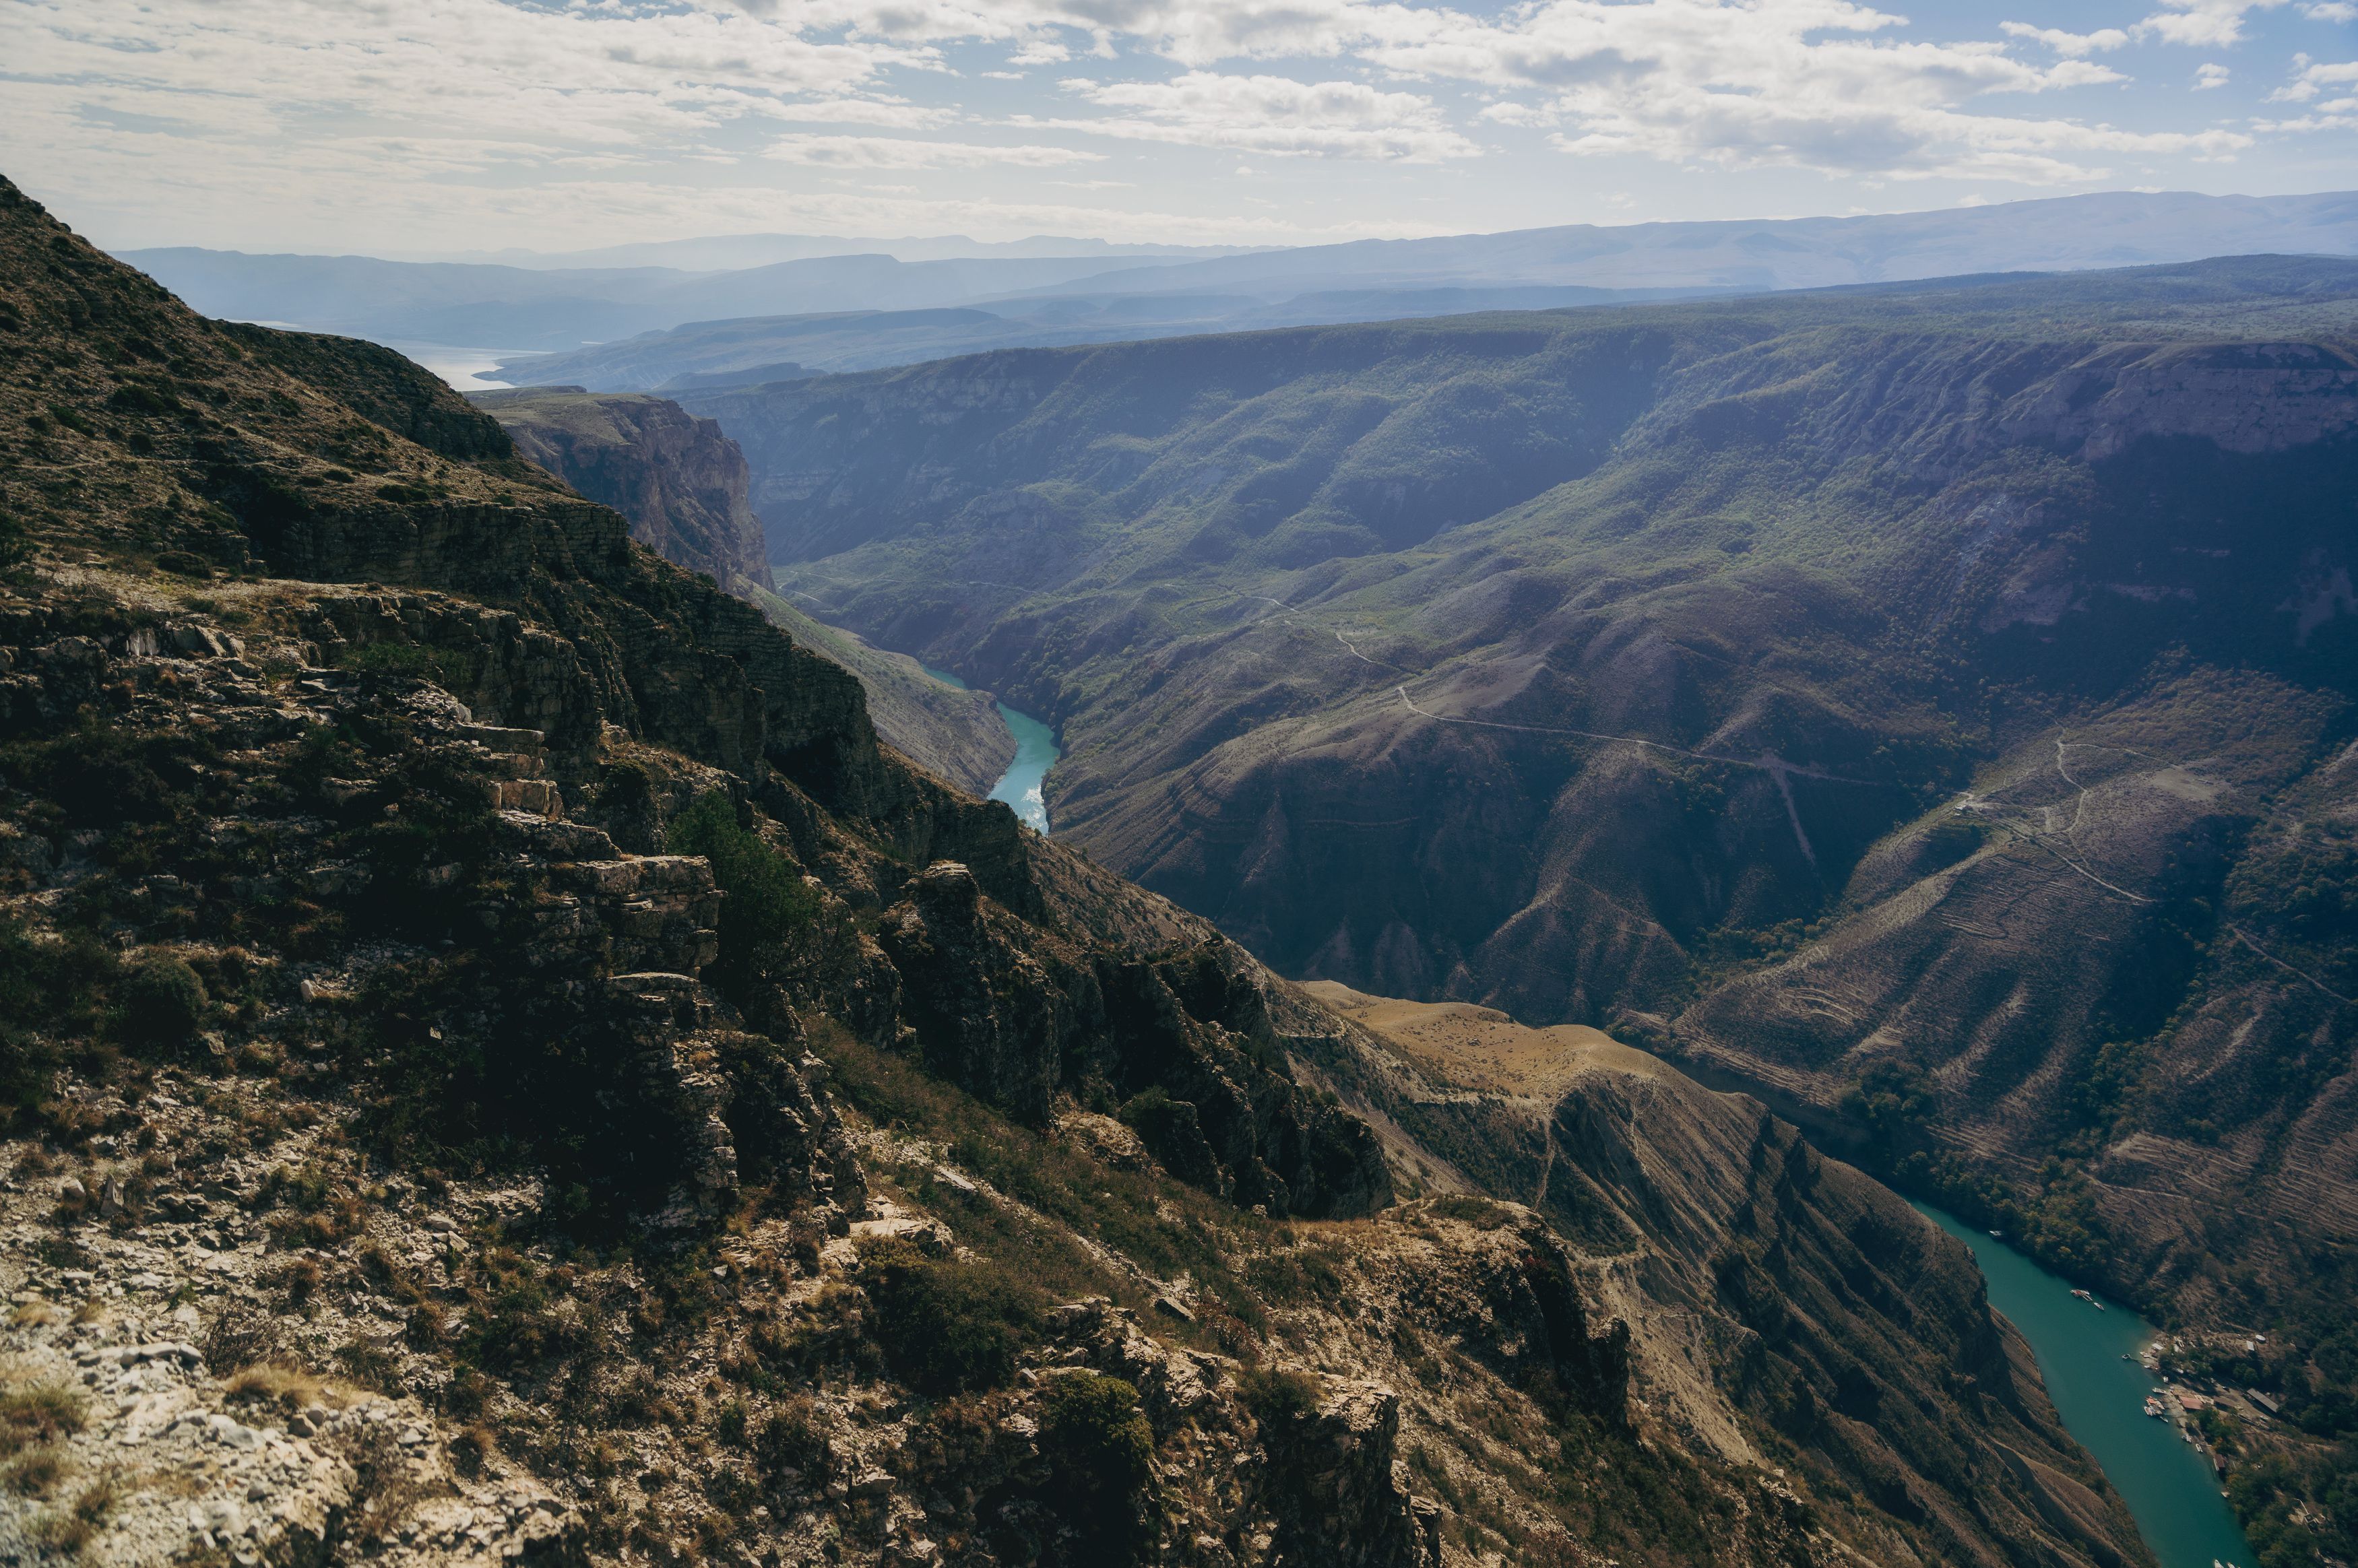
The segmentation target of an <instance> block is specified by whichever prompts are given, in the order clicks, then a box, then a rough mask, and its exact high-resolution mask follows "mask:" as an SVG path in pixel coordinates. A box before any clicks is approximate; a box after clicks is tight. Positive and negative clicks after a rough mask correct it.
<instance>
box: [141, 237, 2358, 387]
mask: <svg viewBox="0 0 2358 1568" xmlns="http://www.w3.org/2000/svg"><path fill="white" fill-rule="evenodd" d="M739 238H740V239H741V240H742V241H743V242H745V243H741V244H739V243H735V242H730V243H726V244H724V243H723V242H722V241H719V240H713V241H702V240H698V241H683V242H665V243H655V244H648V245H624V246H616V247H611V248H610V249H608V250H606V251H602V252H584V253H580V254H578V255H575V256H569V257H557V258H535V260H534V262H533V263H532V265H486V264H476V263H463V264H462V263H448V262H443V263H425V262H395V261H383V260H378V259H375V258H371V257H360V256H296V255H268V256H254V255H245V254H239V253H234V252H222V251H201V250H193V249H187V248H177V249H160V250H140V251H130V252H126V253H124V260H126V261H128V262H130V263H131V264H132V265H135V266H138V267H141V268H143V269H144V270H146V271H147V272H148V273H150V274H151V275H152V276H155V277H156V278H157V280H158V281H160V282H162V283H163V284H164V285H165V286H166V287H169V288H171V289H173V290H174V291H175V292H177V293H178V294H179V295H180V296H181V297H183V298H185V299H187V300H188V301H189V304H191V305H192V306H194V307H196V308H199V309H200V310H204V311H207V312H209V313H211V314H215V315H220V316H226V317H230V318H233V319H243V320H264V321H276V322H281V323H284V324H287V325H292V326H297V327H302V328H306V329H308V330H319V331H332V332H338V333H343V334H348V335H352V336H357V337H364V338H369V339H372V340H373V341H379V342H385V343H390V344H393V345H395V346H399V345H402V344H405V343H407V344H440V345H451V346H473V347H482V348H490V349H505V350H514V351H542V352H565V353H568V354H570V353H574V352H575V351H579V350H582V349H583V348H584V347H585V346H586V345H590V344H599V345H610V344H612V343H614V342H615V341H617V340H621V339H627V338H633V337H635V336H638V335H642V334H646V333H663V332H668V331H671V330H677V329H681V328H683V326H684V325H685V324H687V323H699V324H704V325H705V326H711V325H713V324H719V323H729V324H730V326H731V328H732V330H734V331H735V333H736V334H737V335H738V336H740V337H742V338H745V339H747V340H748V341H751V340H752V339H755V338H762V337H764V336H768V337H780V336H783V337H793V336H795V335H798V334H800V333H802V332H803V331H804V330H805V328H806V327H807V326H808V325H809V323H808V322H807V319H808V318H811V317H814V316H821V315H829V314H842V313H847V312H862V311H878V312H887V313H892V312H903V311H910V310H933V309H943V308H957V309H979V310H981V311H983V312H985V313H987V314H988V315H989V316H990V317H991V318H993V320H991V321H988V322H982V323H979V324H977V325H976V327H975V329H974V330H970V331H966V332H964V333H962V334H961V333H956V332H953V333H941V332H936V331H933V330H911V329H910V324H909V323H905V322H899V321H892V320H878V321H872V322H868V323H864V324H845V323H835V324H832V325H830V326H829V327H827V329H826V335H827V337H828V338H829V340H830V341H829V343H828V344H827V347H826V348H825V350H824V351H815V352H797V351H773V349H774V346H773V349H762V350H757V351H748V352H747V353H744V354H738V353H735V352H734V351H731V352H730V353H725V354H723V355H722V356H720V357H721V359H722V360H724V361H725V363H717V362H713V360H712V358H711V356H710V355H709V354H708V352H707V351H708V349H709V348H710V347H711V341H710V340H711V338H712V334H711V333H709V332H704V333H702V334H701V336H700V338H699V339H698V341H697V342H695V343H687V342H683V343H680V344H676V345H666V344H663V343H654V344H648V343H641V344H636V345H634V346H633V350H632V353H633V359H634V362H636V363H637V364H638V365H639V367H640V368H639V369H637V370H634V371H633V373H632V374H633V375H635V376H636V377H637V379H623V378H617V377H613V376H609V375H607V374H605V373H603V371H602V370H601V369H600V365H599V364H598V363H593V362H581V361H579V360H578V359H577V360H576V361H572V362H565V363H562V364H552V365H547V366H542V367H539V368H535V369H531V370H519V371H517V372H515V373H514V374H511V375H510V376H509V377H507V378H506V379H509V380H517V381H528V382H535V383H546V382H552V381H556V382H579V383H580V384H583V385H587V386H590V387H591V388H592V389H594V390H599V391H650V390H654V389H655V388H657V387H660V386H664V385H665V384H670V383H671V382H673V381H674V380H675V379H676V378H678V377H681V376H686V375H693V374H702V373H709V372H712V371H715V370H726V369H732V368H742V367H744V366H750V365H756V364H760V363H763V362H765V361H796V362H803V363H806V364H812V365H816V366H817V367H818V368H822V369H836V370H841V369H864V368H871V367H876V366H881V365H887V364H906V363H914V362H919V361H922V360H925V359H930V358H940V357H944V356H946V355H951V354H957V353H968V352H976V351H981V350H985V349H990V348H1011V347H1028V346H1043V345H1054V344H1059V343H1074V342H1104V341H1123V340H1126V339H1130V338H1134V337H1139V336H1148V335H1157V334H1164V333H1173V332H1179V331H1196V332H1203V331H1218V330H1242V329H1246V328H1253V327H1263V326H1272V327H1273V326H1295V325H1309V324H1316V323H1321V322H1330V321H1347V320H1376V319H1401V318H1407V317H1414V316H1425V315H1433V314H1439V313H1444V312H1455V311H1464V310H1478V309H1501V308H1526V309H1527V308H1548V307H1553V306H1563V305H1573V304H1579V303H1595V302H1602V301H1603V300H1605V299H1609V298H1613V297H1626V291H1631V290H1636V291H1640V295H1641V297H1663V295H1664V293H1665V292H1666V291H1668V292H1670V293H1671V294H1677V295H1683V294H1694V293H1736V292H1754V293H1757V292H1768V291H1774V290H1779V289H1792V288H1817V287H1833V286H1840V285H1844V284H1855V283H1877V282H1889V281H1896V280H1904V279H1909V278H1923V277H1936V276H1958V275H1962V274H1968V273H1985V272H2022V271H2071V270H2083V269H2088V268H2103V267H2120V266H2129V265H2147V264H2155V263H2173V262H2181V261H2191V260H2196V259H2200V258H2201V257H2205V256H2215V255H2247V254H2332V255H2349V254H2358V195H2353V193H2350V192H2346V191H2344V192H2327V193H2324V194H2320V195H2311V196H2271V197H2240V196H2201V195H2194V194H2190V193H2185V192H2177V193H2169V192H2164V193H2158V194H2145V193H2139V192H2127V191H2120V192H2110V193H2100V194H2095V195H2087V196H2067V197H2056V198H2050V199H2045V200H2035V201H2017V202H2008V203H2006V204H2003V205H1996V206H1989V207H1979V208H1959V209H1950V210H1946V211H1931V212H1900V213H1885V214H1877V215H1870V216H1864V217H1851V218H1799V219H1779V220H1758V221H1755V220H1725V221H1711V222H1665V223H1639V224H1630V225H1626V226H1617V227H1608V226H1600V225H1594V224H1571V225H1560V226H1556V227H1552V228H1543V229H1527V230H1520V231H1515V232H1506V233H1497V234H1459V235H1450V236H1444V237H1440V238H1433V239H1419V240H1362V241H1355V242H1352V243H1347V244H1334V245H1312V246H1303V247H1298V248H1293V249H1288V250H1275V251H1258V252H1248V253H1244V254H1227V255H1219V256H1214V257H1212V258H1210V259H1205V258H1203V257H1202V256H1201V255H1200V254H1197V253H1184V252H1174V253H1162V254H1146V253H1143V252H1141V254H1131V255H1127V256H1125V255H1122V254H1116V253H1117V252H1119V251H1120V249H1122V247H1112V246H1107V245H1104V244H1102V243H1098V242H1084V243H1076V245H1075V246H1074V254H1063V255H1049V254H1035V253H1034V249H1033V243H1031V242H1024V243H1020V244H1018V245H1015V246H1012V247H993V246H988V245H980V244H978V245H975V246H973V247H972V250H973V252H974V253H975V254H963V255H948V254H932V253H931V252H930V251H918V252H916V253H915V254H917V255H919V256H922V258H923V259H912V258H911V257H903V258H901V259H895V257H894V256H893V255H892V254H876V253H870V254H853V253H855V252H856V251H857V247H858V245H859V244H860V242H852V241H843V242H836V243H837V244H838V245H839V246H841V247H843V248H841V249H838V250H835V251H832V252H830V253H829V254H798V253H797V254H782V252H784V251H795V249H796V247H797V246H799V245H800V243H801V240H800V238H799V237H795V236H784V237H775V238H779V239H781V240H782V241H790V242H793V243H790V244H773V243H772V240H773V237H770V236H741V237H739ZM812 243H814V244H817V245H820V246H821V247H822V248H824V242H817V241H814V242H812ZM1052 243H1053V242H1042V245H1043V246H1047V245H1050V244H1052ZM698 247H703V248H702V249H698ZM714 247H719V248H718V249H716V248H714ZM886 249H889V247H880V251H882V250H886ZM773 258H774V259H773ZM716 260H718V261H722V262H725V263H727V264H728V266H727V269H726V270H721V271H715V272H694V271H686V270H682V269H681V267H680V266H679V265H645V264H651V263H673V264H677V263H681V262H692V263H695V264H696V265H708V264H709V263H711V262H713V261H716ZM550 261H559V262H564V263H566V264H568V265H546V263H548V262H550ZM757 261H758V263H759V265H753V264H754V263H755V262H757ZM592 263H594V264H598V265H584V264H592ZM621 263H628V264H631V265H611V264H621ZM1517 290H1526V291H1528V290H1556V291H1560V292H1559V293H1558V295H1557V297H1552V298H1539V297H1510V295H1511V292H1512V291H1517ZM1596 290H1606V291H1613V292H1612V293H1608V294H1606V295H1603V296H1599V295H1597V294H1595V292H1593V291H1596ZM1447 291H1456V292H1457V293H1458V294H1459V295H1460V296H1461V297H1459V298H1456V299H1455V300H1453V299H1452V298H1450V297H1447ZM1577 291H1589V292H1586V293H1581V292H1577ZM756 318H772V319H784V318H801V319H805V320H804V321H802V322H800V323H796V322H791V321H784V320H773V321H770V322H768V323H766V324H763V323H757V322H755V321H754V320H753V319H756ZM675 349H676V350H677V351H675Z"/></svg>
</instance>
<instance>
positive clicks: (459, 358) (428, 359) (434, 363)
mask: <svg viewBox="0 0 2358 1568" xmlns="http://www.w3.org/2000/svg"><path fill="white" fill-rule="evenodd" d="M384 346H385V347H386V348H388V349H391V350H392V351H394V352H395V353H397V354H400V355H403V356H404V357H406V358H407V359H411V360H415V361H416V362H417V363H419V364H422V365H424V366H425V367H426V368H427V370H430V371H432V372H433V373H435V374H436V375H438V376H440V377H441V378H442V379H443V380H444V381H447V382H449V384H451V385H452V386H454V387H456V388H457V389H458V390H459V391H460V392H493V391H497V390H498V389H499V388H501V387H503V386H514V385H521V384H524V383H517V382H506V381H493V380H492V379H491V378H490V377H489V376H488V375H486V374H485V372H486V371H493V370H497V369H498V368H499V366H500V362H501V361H502V360H512V359H516V358H519V357H520V356H522V355H523V354H525V353H526V352H528V351H527V350H524V349H468V348H455V347H452V346H451V345H450V344H448V343H387V344H385V345H384Z"/></svg>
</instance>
